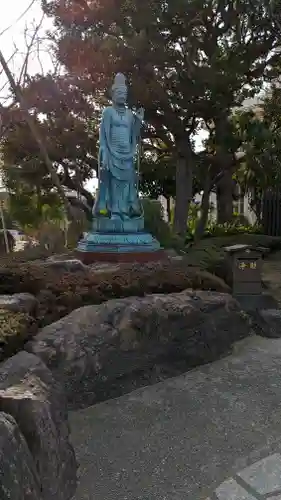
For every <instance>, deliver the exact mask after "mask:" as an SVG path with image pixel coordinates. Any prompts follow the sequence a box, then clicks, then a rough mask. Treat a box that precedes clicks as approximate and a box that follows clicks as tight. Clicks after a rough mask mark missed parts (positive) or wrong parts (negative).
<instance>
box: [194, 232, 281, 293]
mask: <svg viewBox="0 0 281 500" xmlns="http://www.w3.org/2000/svg"><path fill="white" fill-rule="evenodd" d="M236 244H241V245H251V246H252V247H253V248H257V247H263V248H265V249H266V250H267V251H268V252H274V251H276V250H280V249H281V237H277V236H268V235H265V234H236V235H228V236H225V235H224V236H221V237H217V238H214V237H213V238H207V239H203V240H201V241H199V242H198V243H197V244H196V245H193V246H191V247H190V248H189V250H188V253H187V262H188V264H189V265H190V266H194V265H197V266H199V267H200V268H201V269H205V270H207V271H208V272H210V273H212V274H215V275H216V276H219V277H220V278H221V279H223V280H224V281H225V282H226V283H227V284H228V285H229V286H231V281H232V280H231V273H230V269H229V264H228V261H227V254H226V252H225V250H224V247H227V246H231V245H236Z"/></svg>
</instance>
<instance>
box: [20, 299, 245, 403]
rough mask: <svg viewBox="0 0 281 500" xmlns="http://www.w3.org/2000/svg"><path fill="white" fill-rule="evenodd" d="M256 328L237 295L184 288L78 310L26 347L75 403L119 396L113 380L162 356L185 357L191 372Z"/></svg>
mask: <svg viewBox="0 0 281 500" xmlns="http://www.w3.org/2000/svg"><path fill="white" fill-rule="evenodd" d="M249 332H250V328H249V325H248V321H247V318H246V316H245V314H243V313H241V310H240V308H239V306H238V303H237V302H236V301H235V300H234V299H233V298H232V297H231V296H229V295H227V294H219V293H213V292H203V291H201V292H200V291H199V292H196V293H194V292H191V291H185V292H183V293H179V294H170V295H150V296H146V297H143V298H140V297H132V298H128V299H120V300H111V301H108V302H105V303H103V304H102V305H98V306H86V307H83V308H80V309H77V310H75V311H73V312H72V313H71V314H69V315H68V316H66V317H64V318H62V319H61V320H59V321H57V322H56V323H53V324H51V325H48V326H46V327H45V328H43V329H42V330H41V331H40V332H39V333H38V335H37V336H36V337H34V339H33V340H32V341H30V342H29V343H28V344H26V349H27V350H28V351H30V352H33V353H34V354H36V355H37V356H39V357H40V358H41V359H42V360H43V361H44V363H46V365H47V366H48V367H50V369H51V371H52V373H53V375H54V377H55V378H56V379H57V380H59V381H60V382H61V383H63V385H64V387H65V390H66V395H67V398H68V402H69V405H70V407H72V408H74V407H79V406H80V407H81V406H85V402H87V404H93V403H95V402H97V401H101V400H104V399H106V398H108V397H109V395H110V396H111V397H112V392H111V391H112V387H113V386H114V384H115V385H119V386H121V385H122V381H123V380H124V379H126V377H127V378H128V377H130V376H132V374H135V373H137V372H140V371H141V372H142V373H145V372H148V371H149V370H151V369H152V367H153V366H155V365H156V364H157V363H161V362H168V363H174V362H182V361H183V362H184V363H183V368H182V371H187V370H188V369H190V368H192V367H194V366H196V365H198V364H202V363H206V362H209V361H212V360H214V359H216V358H218V357H219V356H220V355H222V354H223V353H225V352H227V351H228V350H229V348H230V347H231V345H232V343H233V342H234V341H236V340H238V339H240V338H243V337H245V336H247V335H248V334H249ZM124 392H127V391H124ZM119 394H120V392H119ZM115 395H116V394H115Z"/></svg>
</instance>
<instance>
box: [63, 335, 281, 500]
mask: <svg viewBox="0 0 281 500" xmlns="http://www.w3.org/2000/svg"><path fill="white" fill-rule="evenodd" d="M70 423H71V429H72V440H73V444H74V447H75V450H76V454H77V458H78V461H79V463H80V471H79V478H80V484H79V488H78V491H77V495H76V497H75V500H206V499H207V498H208V499H210V500H253V499H255V498H256V499H258V500H261V499H265V498H267V499H268V498H271V499H272V500H278V499H279V500H281V339H278V340H269V339H264V338H261V337H255V336H253V337H251V338H249V339H247V340H246V341H243V342H242V343H240V344H238V345H237V346H236V348H235V352H234V353H233V354H232V355H231V356H229V357H226V358H224V359H223V360H220V361H217V362H215V363H212V364H210V365H205V366H203V367H200V368H198V369H196V370H193V371H191V372H189V373H187V374H185V375H183V376H180V377H176V378H173V379H170V380H166V381H165V382H162V383H160V384H157V385H155V386H151V387H146V388H144V389H140V390H138V391H135V392H132V393H131V394H129V395H126V396H124V397H122V398H118V399H116V400H111V401H107V402H105V403H102V404H99V405H96V406H94V407H91V408H88V409H86V410H83V411H80V412H74V413H72V414H71V415H70Z"/></svg>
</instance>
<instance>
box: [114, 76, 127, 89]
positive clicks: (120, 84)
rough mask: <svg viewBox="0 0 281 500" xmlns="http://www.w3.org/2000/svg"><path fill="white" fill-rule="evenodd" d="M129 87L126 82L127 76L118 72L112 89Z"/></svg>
mask: <svg viewBox="0 0 281 500" xmlns="http://www.w3.org/2000/svg"><path fill="white" fill-rule="evenodd" d="M123 88H125V89H127V84H126V77H125V75H123V73H117V75H115V78H114V82H113V85H112V90H116V89H123Z"/></svg>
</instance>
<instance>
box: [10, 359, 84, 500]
mask: <svg viewBox="0 0 281 500" xmlns="http://www.w3.org/2000/svg"><path fill="white" fill-rule="evenodd" d="M76 470H77V466H76V460H75V455H74V450H73V448H72V446H71V444H70V442H69V428H68V419H67V410H66V401H65V397H64V394H63V391H62V388H61V387H60V386H59V384H57V382H56V381H55V380H54V378H53V377H52V374H51V372H50V371H49V369H48V368H47V367H46V366H45V365H44V363H42V361H41V360H40V359H39V358H38V357H36V356H34V355H33V354H29V353H27V352H20V353H18V354H16V355H15V356H13V357H12V358H10V359H8V360H7V361H6V362H4V363H2V364H1V365H0V498H1V500H10V499H12V500H51V499H56V500H70V499H71V498H72V497H73V495H74V493H75V490H76Z"/></svg>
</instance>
